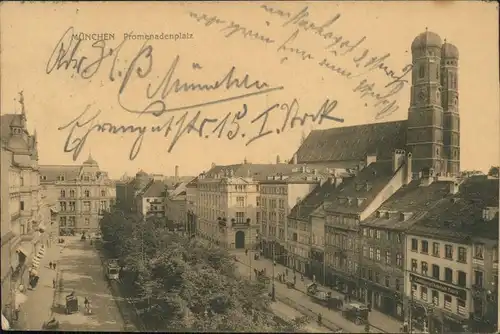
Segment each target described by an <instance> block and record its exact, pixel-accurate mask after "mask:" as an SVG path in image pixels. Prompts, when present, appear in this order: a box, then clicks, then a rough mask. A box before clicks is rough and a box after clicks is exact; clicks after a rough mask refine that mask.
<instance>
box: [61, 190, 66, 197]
mask: <svg viewBox="0 0 500 334" xmlns="http://www.w3.org/2000/svg"><path fill="white" fill-rule="evenodd" d="M61 197H62V198H64V197H66V190H61Z"/></svg>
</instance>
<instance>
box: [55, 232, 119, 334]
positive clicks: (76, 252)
mask: <svg viewBox="0 0 500 334" xmlns="http://www.w3.org/2000/svg"><path fill="white" fill-rule="evenodd" d="M66 243H67V245H66V248H65V249H64V252H63V253H62V256H61V259H60V260H59V261H60V263H59V270H60V277H61V279H62V283H63V291H62V292H61V293H59V295H58V300H57V304H58V306H57V307H56V308H55V310H54V311H55V313H57V315H56V317H57V319H58V320H59V322H60V330H63V331H124V330H125V324H124V321H123V319H122V316H121V313H120V311H119V309H118V307H117V304H116V300H115V299H116V298H115V297H114V296H113V294H112V293H111V291H110V288H109V285H108V280H107V278H106V277H105V273H104V270H103V268H102V263H101V260H100V257H99V255H98V253H97V251H96V250H95V248H94V247H93V246H91V245H90V244H89V241H88V240H87V241H81V240H80V239H79V238H67V240H66ZM72 291H74V292H75V294H76V295H77V298H78V301H79V311H78V312H76V313H73V314H65V308H64V305H65V303H66V300H65V298H66V295H68V294H69V293H71V292H72ZM85 297H87V298H89V299H90V300H91V303H92V314H90V315H89V314H86V313H85V308H84V305H83V302H84V299H85ZM118 298H119V297H118Z"/></svg>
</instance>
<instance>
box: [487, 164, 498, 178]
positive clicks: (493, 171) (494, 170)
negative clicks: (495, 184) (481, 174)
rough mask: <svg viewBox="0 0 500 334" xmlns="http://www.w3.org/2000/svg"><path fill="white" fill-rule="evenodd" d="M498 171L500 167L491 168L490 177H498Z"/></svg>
mask: <svg viewBox="0 0 500 334" xmlns="http://www.w3.org/2000/svg"><path fill="white" fill-rule="evenodd" d="M498 169H499V166H491V168H490V170H489V171H488V175H489V176H493V177H498Z"/></svg>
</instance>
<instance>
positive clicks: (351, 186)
mask: <svg viewBox="0 0 500 334" xmlns="http://www.w3.org/2000/svg"><path fill="white" fill-rule="evenodd" d="M403 167H404V164H403V165H402V166H401V167H400V168H403ZM393 174H394V173H393V171H392V163H391V162H390V161H377V162H373V163H371V164H370V165H368V166H366V167H365V168H363V169H362V170H361V171H360V172H359V173H358V174H357V175H356V176H355V177H353V178H352V179H349V181H344V182H342V184H341V185H340V186H339V187H338V188H337V189H336V190H335V192H334V193H332V194H331V196H330V198H331V199H330V200H329V201H328V203H325V211H326V212H338V213H351V214H358V213H361V212H363V211H364V210H365V209H366V208H367V207H368V205H370V204H371V202H372V201H373V200H374V199H375V197H376V196H377V195H378V194H379V193H380V192H381V191H382V189H384V187H385V186H386V185H387V183H388V182H389V181H390V180H391V179H392V176H393ZM358 199H360V203H358Z"/></svg>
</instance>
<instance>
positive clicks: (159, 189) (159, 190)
mask: <svg viewBox="0 0 500 334" xmlns="http://www.w3.org/2000/svg"><path fill="white" fill-rule="evenodd" d="M166 191H167V185H166V184H165V183H164V182H163V181H158V180H157V181H152V182H151V183H149V184H148V185H147V186H146V187H145V188H144V189H143V195H142V197H163V196H165V194H166Z"/></svg>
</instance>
